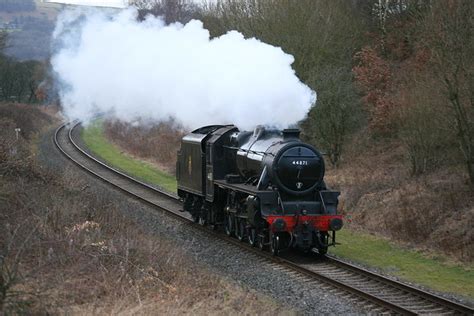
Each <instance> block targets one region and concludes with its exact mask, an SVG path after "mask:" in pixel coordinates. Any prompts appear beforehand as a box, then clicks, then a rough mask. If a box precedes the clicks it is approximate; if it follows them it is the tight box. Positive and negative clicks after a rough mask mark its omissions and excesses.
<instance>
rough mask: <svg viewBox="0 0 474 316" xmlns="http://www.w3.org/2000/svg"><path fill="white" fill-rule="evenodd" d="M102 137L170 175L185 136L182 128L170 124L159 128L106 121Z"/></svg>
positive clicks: (161, 125)
mask: <svg viewBox="0 0 474 316" xmlns="http://www.w3.org/2000/svg"><path fill="white" fill-rule="evenodd" d="M104 129H105V134H106V136H107V137H108V139H110V140H111V141H113V142H114V143H115V144H117V145H118V146H120V147H121V148H123V149H124V150H126V151H127V153H129V154H131V155H133V156H137V157H140V158H142V159H147V160H149V161H150V162H152V163H154V164H158V165H159V166H160V167H161V168H160V169H162V170H165V171H167V172H169V173H170V174H174V172H175V169H176V152H177V151H178V149H179V146H180V140H181V137H183V136H184V132H183V130H182V128H181V127H180V126H179V125H178V124H177V123H175V122H173V121H167V122H161V123H159V124H153V123H147V122H137V124H129V123H126V122H123V121H117V120H114V121H105V122H104Z"/></svg>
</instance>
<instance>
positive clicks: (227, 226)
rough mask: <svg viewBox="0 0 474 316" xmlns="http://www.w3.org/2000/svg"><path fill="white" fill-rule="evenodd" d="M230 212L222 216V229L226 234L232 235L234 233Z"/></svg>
mask: <svg viewBox="0 0 474 316" xmlns="http://www.w3.org/2000/svg"><path fill="white" fill-rule="evenodd" d="M232 217H233V216H231V215H230V214H228V213H226V214H225V218H224V230H225V233H226V235H227V236H232V235H233V233H234V225H233V224H234V221H233V220H232Z"/></svg>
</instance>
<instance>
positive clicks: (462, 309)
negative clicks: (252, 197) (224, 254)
mask: <svg viewBox="0 0 474 316" xmlns="http://www.w3.org/2000/svg"><path fill="white" fill-rule="evenodd" d="M68 125H71V128H70V129H69V131H67V139H66V141H67V142H69V143H70V144H71V146H72V148H73V150H75V151H77V152H78V153H80V154H81V156H82V157H85V158H86V159H87V160H89V161H92V162H93V163H94V164H95V165H98V166H100V168H102V169H104V170H108V171H109V172H111V173H113V174H115V175H117V176H119V177H120V178H121V179H124V180H126V181H127V182H126V183H124V184H125V185H119V184H117V183H116V181H115V182H114V181H112V180H110V179H107V178H106V177H104V176H103V175H101V174H100V172H98V171H97V170H96V171H94V170H92V168H90V167H87V166H85V165H84V163H81V162H80V161H78V159H77V158H74V157H73V156H72V155H73V154H72V153H71V152H67V150H66V149H65V148H64V146H62V145H61V144H60V140H59V137H58V136H59V134H60V132H61V131H62V130H64V129H65V128H66V127H67V126H68ZM79 125H80V122H73V123H72V124H69V123H65V124H63V125H61V126H60V127H59V128H57V130H56V131H55V133H54V144H55V146H56V147H57V148H58V149H59V151H60V152H61V153H62V154H63V155H64V156H65V157H66V158H68V159H69V160H71V161H72V162H74V163H75V164H77V165H78V166H80V167H81V168H83V169H84V170H86V171H87V172H89V173H91V174H92V175H94V176H95V177H97V178H99V179H101V180H102V181H104V182H106V183H108V184H111V185H112V186H114V187H116V188H118V189H119V190H121V191H122V192H124V193H127V194H128V195H130V196H133V197H134V198H136V199H138V200H140V201H143V202H145V203H147V204H148V205H151V206H153V207H155V208H157V209H159V210H161V211H163V212H165V213H166V214H168V215H171V216H173V217H174V218H176V219H179V220H185V221H186V222H187V223H188V224H193V225H192V226H193V227H194V228H196V229H199V230H201V231H203V232H205V233H206V234H210V235H212V236H213V237H217V238H219V239H221V240H224V241H226V242H228V243H231V244H233V245H236V246H238V247H241V248H244V249H246V250H247V251H250V252H252V253H254V254H256V255H258V256H260V257H262V258H265V259H266V260H268V261H271V262H274V263H278V264H279V265H281V266H284V267H286V268H287V269H289V270H291V271H296V272H298V273H299V274H301V275H304V276H306V277H309V278H310V279H317V280H319V281H322V282H324V283H325V284H329V285H331V286H332V287H335V288H337V289H340V290H342V291H344V292H348V293H350V294H352V295H355V296H356V297H358V298H361V299H363V300H365V301H367V302H371V303H373V304H375V305H377V306H380V307H382V308H384V309H386V310H387V311H390V312H393V313H397V314H403V315H417V314H419V312H417V310H418V311H419V310H421V311H423V307H418V308H417V309H410V308H407V307H404V306H403V304H400V303H397V304H396V303H393V302H390V301H388V300H386V299H384V298H382V297H379V296H378V295H374V294H370V293H369V292H368V291H364V290H362V289H359V288H357V287H354V286H351V285H350V284H348V282H344V281H339V280H336V279H334V278H331V277H330V276H327V275H325V274H324V273H320V272H318V271H314V270H312V269H308V268H305V267H303V266H302V265H300V264H298V263H295V262H293V261H291V260H287V259H284V258H281V257H274V256H272V255H271V254H269V253H267V252H262V251H260V250H257V249H256V248H253V247H251V246H250V245H248V244H246V243H242V242H240V241H238V240H237V239H234V238H231V237H228V236H226V235H223V234H218V233H215V232H213V231H211V230H209V229H207V228H205V227H203V226H200V225H196V224H194V223H192V221H191V219H190V217H189V216H185V213H179V212H177V211H176V209H179V207H176V208H175V210H171V209H169V208H167V207H164V206H163V205H162V204H160V203H156V202H155V201H152V200H150V199H149V198H146V197H144V196H143V195H142V194H140V193H137V192H133V190H130V189H129V188H128V189H127V188H126V185H131V184H133V185H138V186H139V187H140V188H142V189H144V190H146V191H148V192H151V193H153V194H155V195H158V196H160V200H161V201H162V199H161V198H162V197H164V198H165V199H166V200H168V201H169V202H172V203H175V204H178V200H179V199H178V196H177V195H174V194H170V193H168V192H165V191H163V190H162V189H160V188H156V187H154V186H151V185H149V184H146V183H144V182H142V181H140V180H137V179H135V178H133V177H131V176H129V175H127V174H125V173H123V172H122V171H120V170H117V169H115V168H112V167H110V166H108V165H107V164H105V163H103V162H102V161H100V160H99V159H97V158H95V157H93V156H92V155H90V154H89V153H87V152H86V151H85V150H84V149H82V148H81V147H80V146H79V145H78V144H77V143H76V142H75V141H74V137H73V131H74V130H75V128H76V127H77V126H79ZM327 262H329V263H331V264H333V265H334V266H337V267H339V268H342V269H345V270H346V271H351V272H354V273H356V274H358V275H363V276H365V277H367V278H368V279H370V280H376V281H378V282H380V283H383V284H386V285H387V286H390V287H392V288H397V289H398V290H400V291H402V292H404V293H408V294H410V295H413V296H416V297H418V298H422V299H423V300H426V301H427V302H429V303H432V304H435V305H438V306H440V307H442V308H443V312H444V311H445V312H447V313H450V314H463V315H474V309H472V308H470V307H468V306H465V305H462V304H459V303H457V302H453V301H450V300H447V299H445V298H443V297H440V296H437V295H434V294H431V293H429V292H426V291H423V290H420V289H417V288H415V287H413V286H410V285H407V284H404V283H401V282H398V281H395V280H392V279H389V278H386V277H384V276H381V275H378V274H376V273H374V272H371V271H368V270H366V269H363V268H360V267H357V266H355V265H352V264H349V263H347V262H344V261H341V260H339V259H337V258H335V257H332V256H328V260H327Z"/></svg>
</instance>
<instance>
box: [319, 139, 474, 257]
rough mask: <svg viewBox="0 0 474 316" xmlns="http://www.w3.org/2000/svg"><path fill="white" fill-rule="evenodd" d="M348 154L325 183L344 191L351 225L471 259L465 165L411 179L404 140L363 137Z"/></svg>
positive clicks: (473, 204) (473, 212)
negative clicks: (382, 140)
mask: <svg viewBox="0 0 474 316" xmlns="http://www.w3.org/2000/svg"><path fill="white" fill-rule="evenodd" d="M369 141H370V142H371V143H369ZM346 157H350V163H349V162H348V163H344V164H342V166H341V168H339V169H330V170H328V172H327V180H326V181H327V182H328V184H329V185H331V186H333V187H337V188H339V189H340V190H341V191H342V193H343V195H342V201H343V203H342V206H343V208H344V212H345V213H346V215H347V216H348V218H349V219H350V220H351V221H352V222H351V225H352V227H355V228H358V229H363V230H365V231H368V232H375V233H378V234H381V235H384V236H387V237H390V238H392V239H394V240H398V241H401V242H403V243H405V244H410V245H411V246H415V247H417V248H429V249H434V250H438V251H439V250H440V251H442V252H444V253H445V254H447V255H449V256H452V257H454V258H455V259H457V260H461V261H465V262H472V260H473V259H474V246H473V245H474V234H473V231H472V227H474V195H473V192H472V190H471V188H470V187H469V185H468V181H467V180H468V179H467V178H466V176H465V173H464V172H463V171H464V170H463V166H455V165H452V164H450V165H448V164H446V165H443V166H441V168H439V170H436V171H433V172H430V173H427V174H423V175H420V176H417V177H413V176H411V175H410V167H409V162H408V161H406V160H405V158H404V157H406V156H405V152H404V150H403V147H402V146H401V145H400V144H398V143H397V142H396V141H388V142H387V141H386V140H385V141H384V142H381V143H378V142H374V141H373V140H369V139H367V138H364V137H363V136H361V137H360V138H359V139H358V140H357V141H355V142H354V144H353V147H352V148H351V149H350V152H349V153H347V155H346Z"/></svg>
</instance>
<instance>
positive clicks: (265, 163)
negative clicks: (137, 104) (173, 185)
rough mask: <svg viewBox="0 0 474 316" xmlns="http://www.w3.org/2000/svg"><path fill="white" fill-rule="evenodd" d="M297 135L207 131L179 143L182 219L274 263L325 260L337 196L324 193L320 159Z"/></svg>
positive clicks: (221, 128)
mask: <svg viewBox="0 0 474 316" xmlns="http://www.w3.org/2000/svg"><path fill="white" fill-rule="evenodd" d="M299 133H300V132H299V130H297V129H285V130H283V131H280V130H270V129H265V128H264V127H257V128H256V129H255V130H254V131H253V132H240V131H239V130H238V129H237V127H235V126H233V125H213V126H206V127H202V128H199V129H197V130H195V131H193V132H192V133H190V134H188V135H186V136H185V137H183V139H182V143H181V149H180V151H179V152H178V159H177V166H176V175H177V180H178V195H179V197H180V198H181V199H182V200H183V209H184V211H187V212H189V213H190V214H191V216H192V217H193V219H194V221H195V222H199V223H200V224H202V225H212V227H214V228H217V227H219V226H223V227H224V230H225V232H226V234H228V235H235V236H236V237H237V238H238V239H239V240H242V241H244V240H248V242H249V243H250V244H251V245H253V246H259V247H260V248H261V249H263V248H265V247H266V246H267V245H269V246H270V249H271V251H272V253H273V254H275V255H277V254H278V253H279V251H280V250H281V249H285V248H289V247H296V248H300V249H302V250H303V251H310V250H312V249H314V248H316V249H317V250H318V251H319V253H321V254H325V253H326V252H327V249H328V246H331V245H335V237H336V233H335V232H336V231H337V230H339V229H341V227H342V216H341V215H337V203H338V196H339V192H336V191H331V190H328V189H327V188H326V185H325V184H324V181H323V178H324V160H323V157H322V156H321V154H320V153H319V152H318V151H317V150H316V149H315V148H314V147H312V146H311V145H309V144H306V143H304V142H302V141H301V140H300V139H299Z"/></svg>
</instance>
